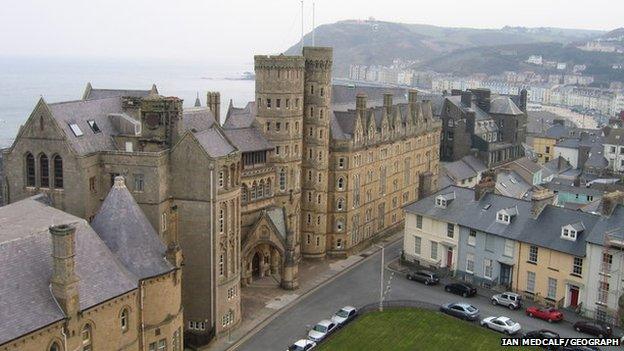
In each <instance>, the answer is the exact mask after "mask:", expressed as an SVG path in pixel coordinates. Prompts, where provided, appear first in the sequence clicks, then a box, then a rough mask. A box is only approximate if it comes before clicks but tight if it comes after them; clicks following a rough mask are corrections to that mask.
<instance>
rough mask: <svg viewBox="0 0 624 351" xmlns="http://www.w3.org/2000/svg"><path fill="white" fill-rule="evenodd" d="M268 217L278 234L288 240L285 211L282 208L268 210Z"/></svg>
mask: <svg viewBox="0 0 624 351" xmlns="http://www.w3.org/2000/svg"><path fill="white" fill-rule="evenodd" d="M266 213H267V216H268V217H269V219H270V220H271V222H273V225H274V226H275V229H277V232H278V234H279V235H280V236H281V237H282V239H284V241H285V240H286V213H284V209H283V208H281V207H274V208H271V209H268V210H267V211H266Z"/></svg>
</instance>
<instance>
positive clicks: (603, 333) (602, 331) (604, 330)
mask: <svg viewBox="0 0 624 351" xmlns="http://www.w3.org/2000/svg"><path fill="white" fill-rule="evenodd" d="M574 329H575V330H576V331H577V332H582V333H585V334H590V335H593V336H597V337H599V338H605V337H611V334H613V329H611V327H610V326H609V325H607V324H603V323H599V322H585V321H579V322H576V323H574Z"/></svg>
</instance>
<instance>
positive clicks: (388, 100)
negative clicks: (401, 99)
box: [383, 93, 392, 115]
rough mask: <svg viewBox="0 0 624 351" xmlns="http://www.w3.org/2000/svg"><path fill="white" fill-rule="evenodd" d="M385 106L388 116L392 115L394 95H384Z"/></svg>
mask: <svg viewBox="0 0 624 351" xmlns="http://www.w3.org/2000/svg"><path fill="white" fill-rule="evenodd" d="M383 105H384V108H385V109H386V113H387V114H388V115H389V114H390V113H392V93H384V94H383Z"/></svg>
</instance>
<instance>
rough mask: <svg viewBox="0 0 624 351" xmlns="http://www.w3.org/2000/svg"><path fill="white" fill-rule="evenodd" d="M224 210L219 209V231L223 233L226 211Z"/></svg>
mask: <svg viewBox="0 0 624 351" xmlns="http://www.w3.org/2000/svg"><path fill="white" fill-rule="evenodd" d="M223 212H224V211H223V209H220V210H219V232H220V233H223V227H224V224H223V219H224V218H223V217H224V213H223Z"/></svg>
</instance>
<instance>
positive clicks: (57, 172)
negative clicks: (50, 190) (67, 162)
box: [52, 155, 63, 189]
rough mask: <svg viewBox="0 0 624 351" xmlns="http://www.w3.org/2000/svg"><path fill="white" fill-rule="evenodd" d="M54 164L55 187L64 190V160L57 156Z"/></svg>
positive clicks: (53, 160)
mask: <svg viewBox="0 0 624 351" xmlns="http://www.w3.org/2000/svg"><path fill="white" fill-rule="evenodd" d="M52 163H53V164H54V187H55V188H57V189H63V159H62V158H61V155H56V156H54V158H53V159H52Z"/></svg>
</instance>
